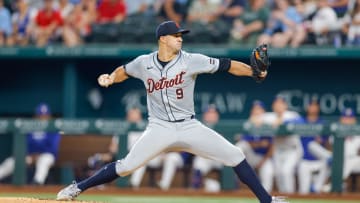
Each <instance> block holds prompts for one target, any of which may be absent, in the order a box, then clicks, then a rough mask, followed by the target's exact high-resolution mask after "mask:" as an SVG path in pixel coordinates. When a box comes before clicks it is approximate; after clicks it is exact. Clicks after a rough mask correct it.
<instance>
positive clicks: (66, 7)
mask: <svg viewBox="0 0 360 203" xmlns="http://www.w3.org/2000/svg"><path fill="white" fill-rule="evenodd" d="M78 1H79V2H77V3H80V0H78ZM53 7H54V9H55V10H58V11H59V12H60V14H61V17H62V18H63V19H65V18H66V17H67V16H69V14H70V13H71V11H72V10H73V9H74V4H73V3H71V2H69V0H58V1H55V4H54V6H53Z"/></svg>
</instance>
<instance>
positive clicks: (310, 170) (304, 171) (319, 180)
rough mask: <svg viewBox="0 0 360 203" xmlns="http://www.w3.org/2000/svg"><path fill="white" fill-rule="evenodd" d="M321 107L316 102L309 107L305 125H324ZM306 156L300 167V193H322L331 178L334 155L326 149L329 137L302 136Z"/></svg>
mask: <svg viewBox="0 0 360 203" xmlns="http://www.w3.org/2000/svg"><path fill="white" fill-rule="evenodd" d="M319 114H320V107H319V104H318V103H317V101H316V100H314V101H312V102H311V103H310V104H309V106H308V107H307V115H306V118H305V119H304V123H305V124H324V121H323V120H322V119H321V118H320V115H319ZM301 143H302V146H303V150H304V155H303V158H302V160H301V161H300V163H299V167H298V183H299V193H300V194H309V193H310V192H314V193H320V192H321V189H322V188H323V186H324V185H325V182H326V181H327V179H328V178H329V176H330V164H331V160H332V153H331V152H330V151H329V150H328V149H327V148H326V146H327V144H328V137H327V136H321V135H302V136H301Z"/></svg>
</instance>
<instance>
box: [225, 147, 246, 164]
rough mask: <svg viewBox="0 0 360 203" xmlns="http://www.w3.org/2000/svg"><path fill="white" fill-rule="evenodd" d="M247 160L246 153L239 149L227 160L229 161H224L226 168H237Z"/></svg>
mask: <svg viewBox="0 0 360 203" xmlns="http://www.w3.org/2000/svg"><path fill="white" fill-rule="evenodd" d="M244 159H245V154H244V152H243V151H242V150H241V149H239V148H237V150H236V151H235V152H234V153H233V154H232V155H231V156H229V157H228V158H227V160H223V162H224V165H225V166H230V167H235V166H237V165H238V164H239V163H241V162H242V161H244Z"/></svg>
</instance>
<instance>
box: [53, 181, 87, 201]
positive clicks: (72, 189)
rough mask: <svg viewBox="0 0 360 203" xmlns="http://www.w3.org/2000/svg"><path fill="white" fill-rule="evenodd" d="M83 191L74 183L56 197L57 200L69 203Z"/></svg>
mask: <svg viewBox="0 0 360 203" xmlns="http://www.w3.org/2000/svg"><path fill="white" fill-rule="evenodd" d="M80 193H81V190H80V189H79V188H78V186H77V183H76V182H75V181H73V183H72V184H71V185H69V186H67V187H66V188H64V189H62V190H61V191H60V192H59V193H58V194H57V197H56V200H63V201H69V200H73V199H75V198H76V197H77V196H78V195H79V194H80Z"/></svg>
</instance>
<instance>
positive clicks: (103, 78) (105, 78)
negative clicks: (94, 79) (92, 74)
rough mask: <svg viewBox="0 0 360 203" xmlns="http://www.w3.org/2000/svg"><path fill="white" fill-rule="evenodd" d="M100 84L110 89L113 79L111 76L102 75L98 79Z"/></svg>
mask: <svg viewBox="0 0 360 203" xmlns="http://www.w3.org/2000/svg"><path fill="white" fill-rule="evenodd" d="M98 83H99V85H100V86H102V87H108V86H109V85H111V84H112V83H113V79H112V78H111V76H110V75H109V74H102V75H100V76H99V78H98Z"/></svg>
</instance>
